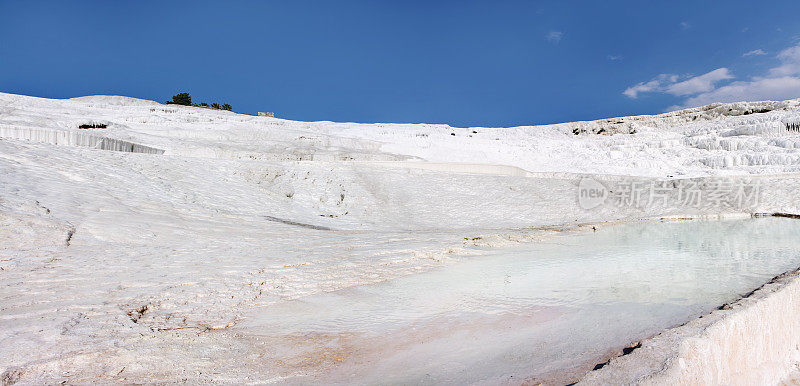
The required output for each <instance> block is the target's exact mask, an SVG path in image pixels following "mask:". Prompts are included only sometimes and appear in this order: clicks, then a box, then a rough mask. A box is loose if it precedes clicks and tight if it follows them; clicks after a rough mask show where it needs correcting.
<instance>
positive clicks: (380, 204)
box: [0, 94, 800, 384]
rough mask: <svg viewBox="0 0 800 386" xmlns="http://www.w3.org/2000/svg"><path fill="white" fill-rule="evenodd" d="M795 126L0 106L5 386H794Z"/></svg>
mask: <svg viewBox="0 0 800 386" xmlns="http://www.w3.org/2000/svg"><path fill="white" fill-rule="evenodd" d="M798 122H800V100H790V101H781V102H749V103H733V104H715V105H710V106H705V107H699V108H694V109H689V110H681V111H676V112H672V113H666V114H662V115H656V116H635V117H622V118H613V119H604V120H599V121H592V122H574V123H564V124H557V125H547V126H526V127H513V128H453V127H449V126H447V125H427V124H381V123H376V124H356V123H333V122H298V121H289V120H283V119H277V118H272V117H267V116H252V115H245V114H237V113H233V112H228V111H219V110H211V109H203V108H196V107H187V106H176V105H161V104H158V103H156V102H152V101H145V100H139V99H134V98H126V97H118V96H89V97H82V98H74V99H68V100H51V99H42V98H33V97H26V96H19V95H11V94H0V374H1V375H0V379H2V382H4V383H14V382H22V383H60V382H66V383H89V382H102V383H108V382H127V383H144V382H148V383H149V382H188V383H196V382H225V383H244V382H251V383H270V382H274V383H278V382H280V383H311V382H324V383H409V382H439V383H458V384H460V383H464V382H481V381H484V382H488V383H513V384H516V383H526V382H527V383H537V382H543V383H568V382H573V381H578V380H582V381H583V382H586V383H589V384H591V383H609V382H611V383H613V382H623V381H624V382H630V383H637V382H650V383H654V384H669V383H672V382H675V381H678V380H680V381H685V382H692V381H698V382H707V383H715V382H716V383H736V382H735V381H736V380H745V381H748V382H751V383H752V382H761V383H765V382H778V381H781V380H787V379H791V378H793V377H796V373H797V372H796V369H797V364H798V358H800V356H798V355H796V354H797V350H796V347H797V344H798V343H800V342H798V341H796V340H794V339H800V338H798V337H800V326H796V323H794V320H800V318H797V317H796V316H797V315H796V312H800V307H798V306H797V305H795V303H796V302H795V301H793V299H796V298H795V297H794V296H795V295H794V294H795V292H798V291H800V290H799V289H798V288H797V287H798V284H797V282H796V281H795V280H794V279H793V278H794V277H793V276H791V275H785V276H783V277H782V278H781V279H776V281H773V282H772V283H771V284H769V285H767V286H765V287H763V288H762V289H760V290H758V291H756V292H754V293H752V294H751V291H753V290H754V289H757V288H759V287H760V286H762V285H763V284H765V283H767V282H768V281H770V279H771V278H772V277H773V276H776V275H778V274H781V273H783V272H786V271H792V270H794V269H796V268H798V267H800V249H798V244H797V243H796V240H797V239H798V233H800V221H798V220H796V219H792V218H773V217H770V218H752V217H754V216H756V217H758V216H762V215H765V214H774V213H781V214H782V215H784V216H785V215H787V214H792V213H795V214H797V213H800V207H798V203H800V133H798V132H797V131H796V130H795V129H794V128H795V127H796V125H797V123H798ZM81 127H84V128H81ZM687 218H692V219H695V220H691V221H690V220H679V219H687ZM743 296H746V299H744V300H738V301H737V299H739V298H741V297H743ZM799 296H800V295H799ZM725 304H727V305H726V306H723V305H725ZM717 308H720V309H719V310H717ZM700 316H703V318H699V317H700ZM733 342H738V343H733ZM740 342H747V343H746V344H743V343H740ZM621 354H628V355H622V356H619V355H621ZM609 360H610V361H609ZM594 368H597V370H596V371H591V372H590V370H592V369H594ZM587 372H588V373H587ZM386 374H392V377H386ZM726 377H727V378H726Z"/></svg>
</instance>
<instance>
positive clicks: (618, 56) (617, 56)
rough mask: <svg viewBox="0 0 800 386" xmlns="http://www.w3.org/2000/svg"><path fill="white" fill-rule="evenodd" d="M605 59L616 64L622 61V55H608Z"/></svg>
mask: <svg viewBox="0 0 800 386" xmlns="http://www.w3.org/2000/svg"><path fill="white" fill-rule="evenodd" d="M606 58H608V60H610V61H612V62H616V61H617V60H622V55H608V56H607V57H606Z"/></svg>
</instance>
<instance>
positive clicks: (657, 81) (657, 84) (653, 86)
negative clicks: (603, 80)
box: [622, 74, 678, 99]
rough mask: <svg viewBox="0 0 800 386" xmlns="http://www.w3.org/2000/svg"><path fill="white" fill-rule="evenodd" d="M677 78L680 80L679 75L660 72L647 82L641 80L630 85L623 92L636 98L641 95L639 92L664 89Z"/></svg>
mask: <svg viewBox="0 0 800 386" xmlns="http://www.w3.org/2000/svg"><path fill="white" fill-rule="evenodd" d="M677 80H678V76H677V75H674V74H660V75H658V76H656V77H655V78H653V79H651V80H649V81H647V82H641V83H639V84H637V85H635V86H631V87H628V88H627V89H626V90H625V91H623V92H622V93H623V94H625V95H626V96H627V97H629V98H633V99H636V98H638V97H639V94H641V93H645V92H655V91H663V90H664V86H665V85H668V84H671V83H675V82H676V81H677Z"/></svg>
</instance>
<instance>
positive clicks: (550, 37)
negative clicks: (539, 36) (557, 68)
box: [544, 31, 564, 44]
mask: <svg viewBox="0 0 800 386" xmlns="http://www.w3.org/2000/svg"><path fill="white" fill-rule="evenodd" d="M544 37H545V39H547V41H548V42H550V43H553V44H558V43H559V42H560V41H561V38H563V37H564V33H563V32H561V31H550V32H548V33H547V35H545V36H544Z"/></svg>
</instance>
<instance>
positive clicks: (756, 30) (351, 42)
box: [0, 0, 800, 126]
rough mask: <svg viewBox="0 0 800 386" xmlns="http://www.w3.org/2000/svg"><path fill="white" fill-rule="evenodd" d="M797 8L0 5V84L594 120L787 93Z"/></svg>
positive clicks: (293, 107) (799, 63)
mask: <svg viewBox="0 0 800 386" xmlns="http://www.w3.org/2000/svg"><path fill="white" fill-rule="evenodd" d="M798 15H800V2H798V1H796V0H793V1H772V2H768V3H766V2H765V3H755V2H752V1H715V2H711V1H696V0H695V1H645V0H639V1H602V2H600V1H591V2H590V1H584V2H578V1H433V0H430V1H410V0H405V1H376V0H371V1H367V0H364V1H348V0H339V1H214V2H203V1H192V2H188V1H187V2H181V1H165V2H156V1H135V2H119V1H70V2H66V1H52V2H47V1H11V0H0V91H2V92H10V93H18V94H26V95H34V96H42V97H51V98H67V97H74V96H82V95H90V94H116V95H127V96H134V97H139V98H147V99H155V100H158V101H164V100H166V99H168V98H169V97H170V96H171V95H173V94H175V93H177V92H180V91H188V92H190V93H191V94H192V96H193V98H194V100H195V101H198V102H199V101H209V102H211V101H218V102H220V103H223V102H227V103H230V104H231V105H233V108H234V110H235V111H240V112H247V113H254V112H256V111H274V112H275V113H276V115H277V116H278V117H283V118H288V119H296V120H332V121H352V122H415V123H416V122H429V123H447V124H451V125H456V126H473V125H481V126H512V125H527V124H540V123H553V122H564V121H575V120H588V119H599V118H605V117H611V116H620V115H632V114H649V113H660V112H663V111H665V110H666V109H669V108H677V107H682V106H690V105H693V104H701V103H708V102H712V101H728V100H739V99H765V98H773V99H786V98H792V97H800V47H798V44H800V18H798ZM748 53H749V54H748Z"/></svg>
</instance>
